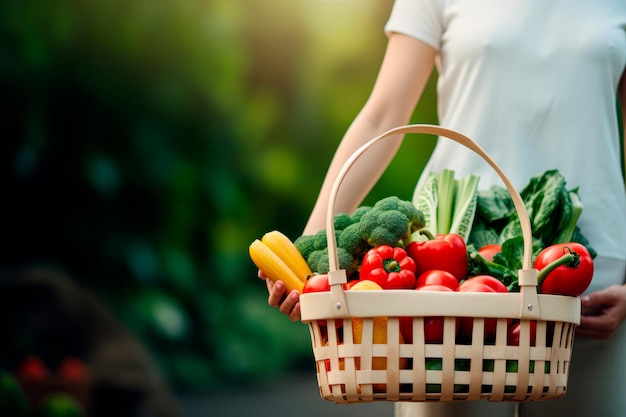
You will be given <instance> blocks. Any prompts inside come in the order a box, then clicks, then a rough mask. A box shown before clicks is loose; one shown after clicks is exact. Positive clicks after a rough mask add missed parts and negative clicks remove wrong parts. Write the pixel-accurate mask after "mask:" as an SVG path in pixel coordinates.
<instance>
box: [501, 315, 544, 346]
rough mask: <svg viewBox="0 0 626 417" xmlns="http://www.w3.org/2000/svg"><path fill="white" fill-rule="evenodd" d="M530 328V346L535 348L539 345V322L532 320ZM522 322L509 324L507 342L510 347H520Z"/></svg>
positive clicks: (515, 321) (517, 321) (516, 321)
mask: <svg viewBox="0 0 626 417" xmlns="http://www.w3.org/2000/svg"><path fill="white" fill-rule="evenodd" d="M529 328H530V346H535V345H536V343H537V322H536V321H534V320H532V321H530V323H529ZM520 330H521V322H520V321H519V320H514V321H512V322H511V323H510V324H509V328H508V329H507V339H506V340H507V342H506V344H507V345H509V346H519V341H520Z"/></svg>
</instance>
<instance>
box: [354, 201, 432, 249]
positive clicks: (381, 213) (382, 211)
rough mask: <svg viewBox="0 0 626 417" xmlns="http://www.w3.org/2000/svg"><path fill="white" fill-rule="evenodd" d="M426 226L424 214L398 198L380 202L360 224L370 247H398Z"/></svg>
mask: <svg viewBox="0 0 626 417" xmlns="http://www.w3.org/2000/svg"><path fill="white" fill-rule="evenodd" d="M424 225H425V220H424V213H422V212H421V210H418V209H417V208H416V207H415V206H414V205H413V203H411V202H410V201H404V200H400V199H399V198H398V197H396V196H391V197H386V198H383V199H382V200H379V201H378V202H377V203H376V204H374V207H372V209H371V210H369V211H368V212H367V213H365V214H363V216H362V217H361V221H360V222H359V230H360V232H361V236H362V237H363V238H364V239H365V240H366V241H367V243H368V244H369V245H370V246H380V245H391V246H397V245H398V244H399V243H400V241H401V240H403V239H407V238H408V237H409V236H410V235H411V234H412V233H413V232H416V231H417V230H419V229H421V228H423V227H424Z"/></svg>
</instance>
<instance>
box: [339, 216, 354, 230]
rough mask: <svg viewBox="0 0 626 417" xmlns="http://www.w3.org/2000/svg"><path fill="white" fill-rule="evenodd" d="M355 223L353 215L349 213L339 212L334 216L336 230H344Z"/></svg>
mask: <svg viewBox="0 0 626 417" xmlns="http://www.w3.org/2000/svg"><path fill="white" fill-rule="evenodd" d="M352 223H354V220H353V219H352V216H350V215H349V214H347V213H337V214H335V217H334V225H335V230H343V229H345V228H346V227H348V226H350V225H351V224H352Z"/></svg>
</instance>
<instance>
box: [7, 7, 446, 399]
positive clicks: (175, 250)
mask: <svg viewBox="0 0 626 417" xmlns="http://www.w3.org/2000/svg"><path fill="white" fill-rule="evenodd" d="M391 6H392V0H183V1H180V0H178V1H174V0H161V1H159V2H154V1H152V0H125V1H119V0H106V1H103V0H92V1H90V2H84V1H78V0H58V1H55V2H48V1H42V0H7V1H5V2H4V3H3V7H2V9H3V10H2V13H1V15H0V16H1V17H0V19H1V20H0V62H1V65H0V86H1V91H2V94H1V99H0V100H1V102H2V111H1V112H0V121H1V126H2V134H1V135H2V140H1V141H0V185H1V191H2V195H1V196H0V201H1V202H0V232H1V236H2V240H1V241H2V243H1V244H2V248H1V249H2V250H0V266H1V268H2V272H3V273H4V275H7V276H11V275H13V276H15V275H16V274H18V275H19V273H22V272H23V271H24V270H27V271H30V272H29V273H32V272H33V271H36V272H37V273H43V274H44V275H46V276H48V278H47V279H49V280H50V279H51V280H54V279H55V278H54V277H61V276H62V277H66V278H67V279H69V280H70V281H71V283H72V284H73V285H76V286H78V287H80V288H81V289H85V290H86V291H88V292H89V293H90V294H94V295H95V299H96V300H97V301H98V302H99V303H101V304H102V305H103V306H104V307H105V309H106V310H107V311H108V312H109V313H110V314H111V315H112V317H114V318H115V319H116V320H119V322H120V323H121V325H122V326H123V327H124V328H126V329H128V330H129V331H130V332H131V334H132V335H133V337H134V338H136V340H137V341H138V342H139V343H140V344H141V345H142V346H143V347H145V350H146V352H147V355H148V356H149V357H150V358H152V359H153V360H154V363H155V364H156V367H157V368H158V371H159V372H160V373H162V375H163V378H164V380H165V381H167V384H168V385H169V386H171V387H172V390H173V391H174V392H175V393H176V395H178V396H194V395H204V394H205V393H210V392H212V391H213V390H217V389H219V390H224V389H229V388H232V389H241V387H242V386H258V385H263V384H264V383H265V382H266V381H268V380H269V379H273V378H280V377H282V376H285V375H289V374H293V373H295V372H310V377H311V378H312V379H314V374H313V362H312V353H311V347H310V342H309V336H308V330H307V329H306V327H305V326H304V325H302V324H301V323H292V322H290V321H289V320H288V319H287V318H286V317H285V316H283V315H281V314H280V313H279V312H278V311H277V310H276V309H272V308H270V307H268V306H267V293H266V289H265V285H264V283H263V282H262V281H261V280H259V279H257V278H256V274H257V271H256V268H255V267H254V265H253V264H252V262H251V261H250V259H249V257H248V252H247V249H248V245H249V244H250V242H252V241H253V240H254V239H256V238H258V237H260V236H262V234H263V233H265V232H267V231H269V230H273V229H278V230H281V231H282V232H284V233H285V234H287V235H288V236H289V237H291V238H292V239H295V238H297V237H298V236H299V235H300V232H301V230H302V228H303V227H304V223H305V222H306V219H307V217H308V214H309V211H310V209H311V208H312V206H313V203H314V200H315V198H316V195H317V191H318V189H319V186H320V184H321V181H322V179H323V175H324V173H325V171H326V168H327V166H328V163H329V161H330V158H331V157H332V154H333V152H334V150H335V148H336V146H337V143H338V141H339V140H340V138H341V136H342V135H343V133H344V131H345V130H346V129H347V127H348V125H349V123H350V122H351V120H352V118H354V116H355V115H356V113H357V112H358V111H359V109H360V107H361V106H362V105H363V104H364V102H365V100H366V99H367V96H368V94H369V92H370V89H371V87H372V85H373V82H374V79H375V76H376V72H377V69H378V65H379V63H380V61H381V58H382V55H383V52H384V47H385V43H386V38H385V36H384V33H383V25H384V23H385V21H386V19H387V17H388V14H389V11H390V9H391ZM434 81H435V79H434V76H433V79H432V80H431V82H430V84H429V85H428V87H427V91H426V92H425V96H424V99H423V100H422V102H421V103H420V105H419V107H418V108H417V109H416V112H415V114H414V116H413V121H414V122H420V123H436V114H435V108H436V104H435V97H434ZM433 143H434V139H433V138H428V137H424V138H420V139H418V140H407V141H405V143H404V144H403V145H402V147H401V149H400V151H399V153H398V155H397V157H396V159H395V160H394V161H393V162H392V164H391V166H390V167H389V169H388V170H387V172H386V173H385V175H384V176H383V178H382V179H381V180H380V181H379V183H378V184H377V186H376V187H375V189H374V190H373V191H372V193H371V194H370V196H368V200H370V201H375V200H376V199H378V198H381V197H383V196H388V195H399V196H404V197H406V198H410V196H411V193H412V190H413V186H414V184H415V181H416V180H417V177H418V176H419V174H420V172H421V169H422V167H423V164H424V162H425V159H426V158H427V157H428V156H429V154H430V151H431V150H432V146H433ZM42 271H43V272H42ZM50 277H52V278H50ZM59 279H61V278H59ZM0 291H1V290H0ZM26 294H27V295H24V294H22V295H21V296H20V297H21V298H19V297H18V298H17V300H18V301H19V303H20V305H22V306H26V308H27V309H28V308H30V307H28V306H29V305H30V304H29V303H30V302H31V301H32V299H31V297H30V295H29V294H30V293H28V292H27V293H26ZM26 326H28V324H26ZM87 326H89V325H88V324H87ZM92 327H93V326H92ZM26 333H28V332H26ZM59 337H65V336H64V335H63V334H59ZM2 343H3V344H8V345H11V346H13V347H14V350H13V351H12V353H11V355H13V356H12V357H4V358H2V359H0V365H1V366H4V367H5V368H7V369H8V368H11V367H14V366H15V363H14V362H15V361H17V359H18V358H17V356H18V355H19V354H21V353H23V354H37V355H40V356H43V357H44V358H48V359H49V360H50V361H54V360H56V361H57V362H58V360H59V357H60V356H62V355H63V354H66V353H67V354H74V352H63V351H62V348H58V349H56V351H54V352H51V350H50V345H49V344H45V343H43V342H42V341H41V338H38V337H34V336H33V337H30V338H29V336H28V335H27V336H23V337H21V338H20V339H19V340H16V339H13V340H3V341H2ZM76 354H78V355H81V354H82V355H83V356H88V355H89V349H87V348H84V346H83V349H82V350H80V352H78V353H76ZM55 355H56V356H55ZM87 359H88V358H87ZM11 360H12V361H13V362H12V361H11ZM1 366H0V367H1ZM320 401H321V400H320Z"/></svg>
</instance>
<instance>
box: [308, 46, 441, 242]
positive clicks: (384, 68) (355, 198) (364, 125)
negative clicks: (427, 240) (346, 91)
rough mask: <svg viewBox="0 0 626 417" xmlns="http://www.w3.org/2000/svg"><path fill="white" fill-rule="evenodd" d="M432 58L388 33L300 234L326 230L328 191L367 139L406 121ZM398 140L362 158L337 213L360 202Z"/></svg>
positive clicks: (347, 182) (422, 48) (427, 49)
mask: <svg viewBox="0 0 626 417" xmlns="http://www.w3.org/2000/svg"><path fill="white" fill-rule="evenodd" d="M435 54H436V51H435V49H433V48H432V47H431V46H429V45H427V44H425V43H423V42H420V41H418V40H416V39H413V38H410V37H408V36H405V35H401V34H392V35H390V37H389V42H388V45H387V50H386V52H385V56H384V58H383V62H382V65H381V68H380V70H379V73H378V77H377V79H376V82H375V84H374V87H373V89H372V93H371V95H370V97H369V98H368V100H367V102H366V103H365V105H364V107H363V109H362V110H361V112H360V113H359V114H358V115H357V117H356V118H355V119H354V121H353V122H352V124H351V125H350V127H349V128H348V130H347V132H346V134H345V136H344V137H343V139H342V140H341V143H340V144H339V147H338V148H337V151H336V153H335V155H334V157H333V160H332V162H331V164H330V167H329V169H328V172H327V174H326V177H325V179H324V183H323V184H322V188H321V190H320V194H319V196H318V199H317V202H316V204H315V207H314V208H313V211H312V213H311V216H310V218H309V221H308V223H307V225H306V227H305V229H304V232H303V233H304V234H314V233H316V232H317V231H319V230H321V229H323V228H324V227H325V219H326V213H327V210H328V197H329V194H330V190H331V188H332V185H333V182H334V180H335V178H336V177H337V174H338V173H339V171H340V170H341V167H342V166H343V164H344V163H345V161H346V160H347V159H348V158H349V157H350V155H352V154H353V153H354V151H356V150H357V149H358V148H359V147H360V146H361V145H363V144H364V143H365V142H367V141H368V140H370V139H372V138H374V137H375V136H377V135H379V134H381V133H383V132H386V131H387V130H389V129H391V128H393V127H396V126H399V125H403V124H406V123H407V122H408V121H409V119H410V117H411V114H412V113H413V111H414V109H415V106H416V105H417V102H418V100H419V98H420V96H421V94H422V92H423V90H424V87H425V85H426V83H427V82H428V78H429V77H430V74H431V72H432V70H433V67H434V59H435ZM401 142H402V138H401V137H398V138H394V139H390V140H388V141H385V142H384V143H383V144H381V146H379V145H376V146H375V147H374V148H372V149H371V151H368V152H367V153H366V154H364V155H363V157H362V158H361V159H360V160H359V162H358V163H357V164H356V165H355V166H354V167H353V168H352V169H351V170H350V172H349V173H348V175H347V176H346V178H345V180H344V183H343V184H342V188H341V191H340V196H341V198H340V199H339V201H338V202H337V206H336V209H335V212H346V213H351V212H352V211H353V210H354V209H355V208H356V207H357V206H358V205H359V204H360V203H361V201H362V200H363V199H364V198H365V196H366V195H367V194H368V192H369V191H370V190H371V188H372V187H373V186H374V184H375V183H376V181H378V179H379V178H380V176H381V175H382V173H383V172H384V171H385V168H386V167H387V165H388V164H389V162H390V161H391V159H392V158H393V156H394V155H395V153H396V151H397V149H398V147H399V146H400V144H401Z"/></svg>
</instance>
